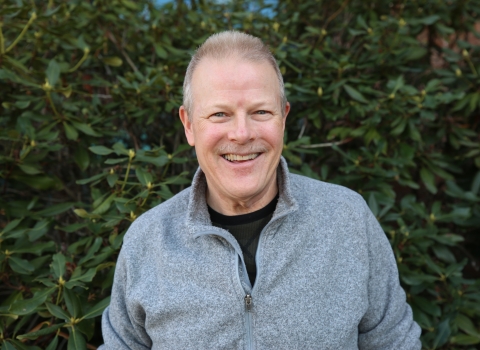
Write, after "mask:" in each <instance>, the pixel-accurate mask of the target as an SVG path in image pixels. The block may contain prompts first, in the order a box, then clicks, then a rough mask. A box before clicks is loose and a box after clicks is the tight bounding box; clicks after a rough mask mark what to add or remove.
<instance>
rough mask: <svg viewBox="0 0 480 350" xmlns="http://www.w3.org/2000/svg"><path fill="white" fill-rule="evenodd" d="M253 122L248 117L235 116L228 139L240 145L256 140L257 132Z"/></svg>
mask: <svg viewBox="0 0 480 350" xmlns="http://www.w3.org/2000/svg"><path fill="white" fill-rule="evenodd" d="M253 124H254V123H253V121H252V120H250V118H248V116H247V115H244V114H242V115H237V116H235V118H234V120H233V123H232V128H231V130H230V131H229V132H228V139H229V140H230V141H232V142H236V143H238V144H246V143H248V142H251V141H253V140H255V138H256V134H257V133H256V130H255V125H253Z"/></svg>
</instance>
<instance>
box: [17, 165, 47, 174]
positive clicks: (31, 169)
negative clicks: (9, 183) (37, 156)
mask: <svg viewBox="0 0 480 350" xmlns="http://www.w3.org/2000/svg"><path fill="white" fill-rule="evenodd" d="M18 167H19V168H20V169H21V170H22V171H23V172H24V173H25V174H29V175H36V174H40V173H42V171H41V170H40V169H38V168H37V167H35V166H33V165H29V164H19V165H18Z"/></svg>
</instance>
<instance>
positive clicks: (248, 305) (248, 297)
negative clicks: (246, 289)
mask: <svg viewBox="0 0 480 350" xmlns="http://www.w3.org/2000/svg"><path fill="white" fill-rule="evenodd" d="M244 299H245V308H246V309H247V311H249V312H250V311H252V306H253V305H252V296H251V295H250V294H247V295H245V298H244Z"/></svg>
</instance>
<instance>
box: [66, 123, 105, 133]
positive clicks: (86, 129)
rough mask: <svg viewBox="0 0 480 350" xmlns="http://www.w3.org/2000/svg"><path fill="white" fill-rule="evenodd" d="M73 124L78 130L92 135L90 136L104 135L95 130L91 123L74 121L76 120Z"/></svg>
mask: <svg viewBox="0 0 480 350" xmlns="http://www.w3.org/2000/svg"><path fill="white" fill-rule="evenodd" d="M72 124H73V126H74V127H75V128H76V129H77V130H79V131H81V132H83V133H84V134H86V135H90V136H102V135H101V134H99V133H98V132H96V131H94V130H93V129H92V127H91V126H90V125H88V124H85V123H80V122H74V121H72Z"/></svg>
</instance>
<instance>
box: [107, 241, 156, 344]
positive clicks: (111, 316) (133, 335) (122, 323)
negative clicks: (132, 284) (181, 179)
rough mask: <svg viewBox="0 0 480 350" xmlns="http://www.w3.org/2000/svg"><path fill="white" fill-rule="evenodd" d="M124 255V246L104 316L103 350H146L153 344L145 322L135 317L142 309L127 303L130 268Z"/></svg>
mask: <svg viewBox="0 0 480 350" xmlns="http://www.w3.org/2000/svg"><path fill="white" fill-rule="evenodd" d="M124 255H125V254H124V251H123V248H122V251H121V252H120V255H119V257H118V260H117V265H116V267H115V277H114V281H113V287H112V299H111V301H110V305H109V306H108V307H107V308H106V309H105V311H104V312H103V316H102V333H103V341H104V343H105V344H104V345H102V346H101V347H100V348H99V349H101V350H110V349H112V350H113V349H114V350H123V349H132V350H145V349H150V348H151V346H152V342H151V339H150V337H149V336H148V334H147V332H146V331H145V327H144V324H142V323H141V322H139V321H138V320H136V319H135V318H134V316H137V318H138V316H139V315H141V314H142V312H141V310H131V309H129V307H128V305H127V301H126V299H127V292H128V268H127V264H126V261H125V256H124Z"/></svg>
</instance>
